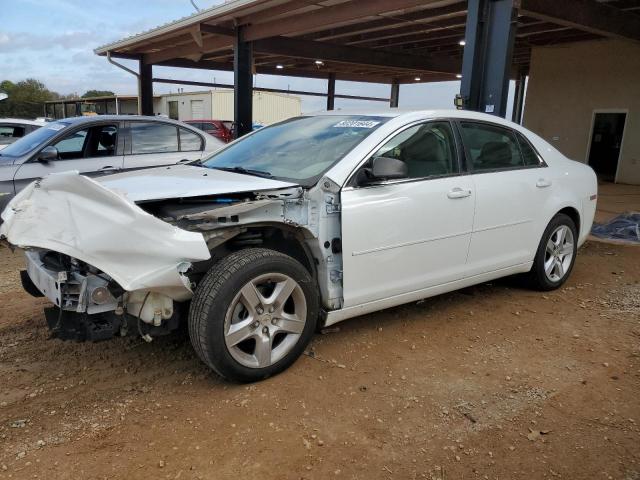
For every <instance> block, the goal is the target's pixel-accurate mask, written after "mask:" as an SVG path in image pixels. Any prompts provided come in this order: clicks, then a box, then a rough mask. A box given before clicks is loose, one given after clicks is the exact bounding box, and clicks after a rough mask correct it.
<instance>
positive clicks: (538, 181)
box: [458, 121, 553, 275]
mask: <svg viewBox="0 0 640 480" xmlns="http://www.w3.org/2000/svg"><path fill="white" fill-rule="evenodd" d="M458 126H459V128H460V133H461V136H462V140H463V143H464V145H465V152H466V158H467V164H468V166H469V169H470V170H471V172H472V175H471V177H472V179H473V184H474V190H475V192H476V207H475V208H476V213H475V218H474V222H473V234H472V236H471V246H470V249H469V258H468V268H469V274H470V275H476V274H481V273H487V272H492V271H496V270H500V269H503V268H508V267H513V266H516V265H520V264H525V263H527V262H530V261H532V259H533V256H534V254H535V251H536V249H537V247H538V243H539V241H540V235H541V232H539V231H538V230H539V224H540V222H539V218H538V217H539V216H540V212H541V211H542V210H543V206H544V205H545V204H546V202H547V199H548V198H549V196H550V195H551V193H552V190H553V188H552V185H551V181H550V179H549V178H548V177H547V173H548V170H547V168H546V164H544V162H543V161H542V159H541V158H540V156H539V155H537V152H535V150H534V149H533V147H532V146H531V145H530V144H529V143H528V141H527V140H526V139H525V138H524V137H523V136H522V134H520V133H519V132H517V131H515V130H512V129H510V128H507V127H504V126H501V125H496V124H492V123H489V122H477V121H460V122H458Z"/></svg>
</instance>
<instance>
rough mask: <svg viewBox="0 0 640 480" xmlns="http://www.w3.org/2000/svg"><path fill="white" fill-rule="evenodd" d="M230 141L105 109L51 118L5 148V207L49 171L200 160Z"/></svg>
mask: <svg viewBox="0 0 640 480" xmlns="http://www.w3.org/2000/svg"><path fill="white" fill-rule="evenodd" d="M223 145H224V144H223V143H222V142H221V141H220V140H218V139H216V138H214V137H212V136H211V135H208V134H206V133H204V132H202V131H200V130H198V129H195V128H193V127H191V126H189V125H186V124H184V123H181V122H176V121H174V120H169V119H164V118H162V119H159V118H157V117H142V116H131V115H113V116H111V115H100V116H92V117H74V118H67V119H64V120H60V121H57V122H51V123H47V124H46V126H44V127H42V128H40V129H38V130H36V131H34V132H32V133H30V134H28V135H26V136H24V137H22V138H20V139H19V140H18V141H16V142H14V143H12V144H11V145H9V146H8V147H7V148H5V149H4V150H2V151H1V152H0V209H1V208H4V205H6V203H7V202H8V201H9V199H10V198H11V197H12V196H13V195H15V194H16V193H17V192H19V191H20V190H21V189H22V188H24V187H25V186H26V185H28V184H29V183H31V182H32V181H34V180H36V179H37V178H41V177H44V176H45V175H48V174H49V173H55V172H63V171H67V170H78V171H79V172H80V173H82V174H84V175H89V176H93V175H103V174H108V173H116V172H120V171H126V170H134V169H138V168H147V167H156V166H162V165H172V164H176V163H187V162H191V161H194V160H199V159H201V158H202V157H203V156H207V155H208V154H210V153H212V152H214V151H216V150H218V149H219V148H220V147H222V146H223Z"/></svg>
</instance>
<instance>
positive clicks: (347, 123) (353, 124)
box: [333, 120, 380, 128]
mask: <svg viewBox="0 0 640 480" xmlns="http://www.w3.org/2000/svg"><path fill="white" fill-rule="evenodd" d="M379 123H380V122H375V121H373V120H342V121H341V122H339V123H336V124H335V125H334V126H333V127H334V128H373V127H375V126H376V125H378V124H379Z"/></svg>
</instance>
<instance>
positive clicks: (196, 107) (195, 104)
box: [191, 100, 204, 120]
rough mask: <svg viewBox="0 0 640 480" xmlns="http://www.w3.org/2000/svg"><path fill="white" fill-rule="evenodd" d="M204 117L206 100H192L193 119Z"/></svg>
mask: <svg viewBox="0 0 640 480" xmlns="http://www.w3.org/2000/svg"><path fill="white" fill-rule="evenodd" d="M201 118H204V102H203V101H202V100H191V119H192V120H198V119H201Z"/></svg>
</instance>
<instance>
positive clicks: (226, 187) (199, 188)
mask: <svg viewBox="0 0 640 480" xmlns="http://www.w3.org/2000/svg"><path fill="white" fill-rule="evenodd" d="M98 182H100V184H102V185H103V186H105V187H106V188H108V189H109V190H112V191H114V192H116V193H119V194H120V195H122V196H124V197H126V198H128V199H129V200H131V201H132V202H146V201H151V200H164V199H169V198H186V197H200V196H208V195H224V194H225V193H243V192H257V191H264V190H277V189H281V188H290V187H295V186H297V185H296V184H293V183H287V182H281V181H279V180H273V179H270V178H262V177H255V176H252V175H244V174H240V173H234V172H226V171H222V170H214V169H210V168H205V167H195V166H191V165H172V166H169V167H159V168H150V169H147V170H136V171H133V172H127V173H119V174H115V175H109V176H107V177H103V178H101V179H99V180H98Z"/></svg>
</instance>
